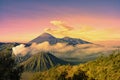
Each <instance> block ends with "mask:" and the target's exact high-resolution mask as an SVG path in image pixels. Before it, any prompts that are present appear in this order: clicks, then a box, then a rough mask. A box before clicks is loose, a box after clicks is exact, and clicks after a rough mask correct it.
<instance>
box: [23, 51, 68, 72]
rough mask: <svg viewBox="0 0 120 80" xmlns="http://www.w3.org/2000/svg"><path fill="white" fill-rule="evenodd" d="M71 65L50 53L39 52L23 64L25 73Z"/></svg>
mask: <svg viewBox="0 0 120 80" xmlns="http://www.w3.org/2000/svg"><path fill="white" fill-rule="evenodd" d="M65 64H69V63H68V62H67V61H64V60H61V59H59V58H57V57H55V56H54V55H52V54H51V53H49V52H39V53H37V54H35V55H33V56H31V57H30V58H29V59H28V60H26V61H24V62H22V63H21V65H23V67H24V70H25V71H44V70H48V69H49V68H51V67H54V66H56V65H65Z"/></svg>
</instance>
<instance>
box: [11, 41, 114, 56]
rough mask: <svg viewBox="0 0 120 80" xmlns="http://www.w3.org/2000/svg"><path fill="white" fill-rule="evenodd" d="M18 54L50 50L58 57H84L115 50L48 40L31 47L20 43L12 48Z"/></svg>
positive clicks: (93, 45)
mask: <svg viewBox="0 0 120 80" xmlns="http://www.w3.org/2000/svg"><path fill="white" fill-rule="evenodd" d="M12 50H13V53H14V54H15V55H16V56H19V55H20V56H25V55H27V54H30V55H34V54H37V53H38V52H41V51H45V52H46V51H49V52H51V53H52V54H54V55H55V56H57V57H64V58H82V57H85V56H88V55H96V54H99V53H101V54H104V53H107V52H108V51H111V50H115V48H112V47H103V46H99V45H95V44H81V45H76V46H71V45H66V44H65V43H57V44H55V45H50V44H49V43H48V42H43V43H39V44H36V43H33V44H32V45H31V46H29V47H25V45H24V44H20V45H18V46H16V47H13V48H12Z"/></svg>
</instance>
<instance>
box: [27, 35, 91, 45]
mask: <svg viewBox="0 0 120 80" xmlns="http://www.w3.org/2000/svg"><path fill="white" fill-rule="evenodd" d="M45 41H47V42H49V43H50V44H56V43H67V44H68V45H76V44H91V42H88V41H85V40H82V39H78V38H71V37H64V38H56V37H54V36H53V35H51V34H49V33H43V34H41V35H40V36H38V37H37V38H35V39H33V40H31V41H30V42H28V43H29V44H31V43H42V42H45Z"/></svg>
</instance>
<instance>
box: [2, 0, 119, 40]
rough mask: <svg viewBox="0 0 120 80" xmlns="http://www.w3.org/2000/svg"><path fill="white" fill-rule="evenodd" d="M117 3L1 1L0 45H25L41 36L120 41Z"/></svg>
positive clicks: (116, 0) (99, 0)
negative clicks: (18, 43) (16, 43)
mask: <svg viewBox="0 0 120 80" xmlns="http://www.w3.org/2000/svg"><path fill="white" fill-rule="evenodd" d="M119 4H120V0H0V42H28V41H30V40H32V39H34V38H35V37H37V36H39V35H40V34H41V33H44V32H48V33H50V34H52V35H54V36H55V37H59V38H62V37H65V36H69V37H73V38H81V39H84V40H88V41H91V42H94V41H120V36H119V34H120V5H119Z"/></svg>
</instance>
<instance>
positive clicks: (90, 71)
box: [31, 50, 120, 80]
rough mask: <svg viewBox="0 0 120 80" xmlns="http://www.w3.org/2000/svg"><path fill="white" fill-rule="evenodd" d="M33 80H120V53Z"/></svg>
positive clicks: (60, 69)
mask: <svg viewBox="0 0 120 80" xmlns="http://www.w3.org/2000/svg"><path fill="white" fill-rule="evenodd" d="M31 80H120V51H119V50H116V51H114V52H113V54H111V55H109V56H107V57H104V56H101V57H99V58H98V59H96V60H94V61H90V62H88V63H85V64H80V65H76V66H70V65H67V66H65V65H64V66H58V67H54V68H52V69H50V70H48V71H44V72H38V73H35V74H34V76H33V77H32V79H31Z"/></svg>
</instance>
